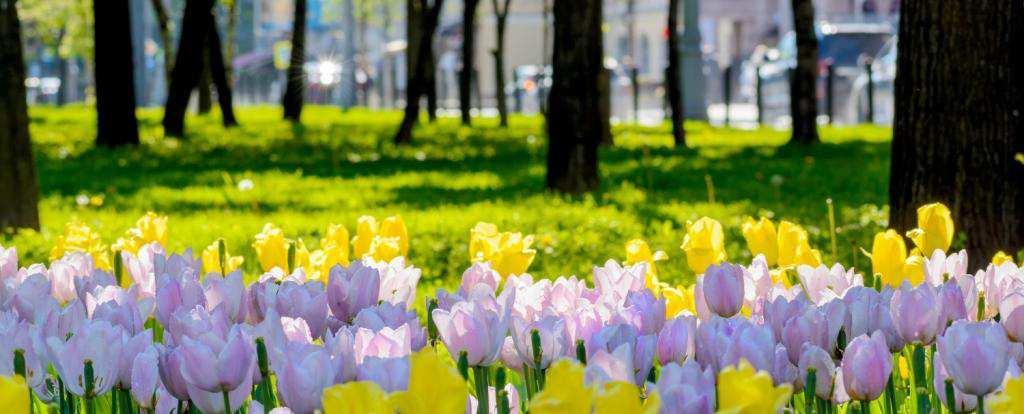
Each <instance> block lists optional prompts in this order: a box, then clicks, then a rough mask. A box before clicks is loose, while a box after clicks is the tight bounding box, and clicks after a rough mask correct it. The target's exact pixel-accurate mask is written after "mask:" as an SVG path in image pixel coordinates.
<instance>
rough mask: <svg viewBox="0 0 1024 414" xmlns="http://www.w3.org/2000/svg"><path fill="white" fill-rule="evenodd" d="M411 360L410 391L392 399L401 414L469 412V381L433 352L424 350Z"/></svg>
mask: <svg viewBox="0 0 1024 414" xmlns="http://www.w3.org/2000/svg"><path fill="white" fill-rule="evenodd" d="M409 359H410V361H409V365H410V367H409V389H408V391H407V392H400V393H395V394H394V395H393V397H392V398H393V401H394V404H395V408H396V409H397V411H398V412H403V413H413V412H435V413H457V412H462V411H463V410H465V406H466V395H467V394H468V393H467V391H466V389H467V388H466V381H465V380H463V378H462V376H461V375H459V373H458V371H456V370H455V367H453V366H452V365H451V364H448V363H446V362H444V361H442V360H441V358H440V357H439V356H438V355H437V353H436V352H435V351H434V350H433V349H424V350H421V351H419V352H417V353H415V354H413V355H412V357H411V358H409Z"/></svg>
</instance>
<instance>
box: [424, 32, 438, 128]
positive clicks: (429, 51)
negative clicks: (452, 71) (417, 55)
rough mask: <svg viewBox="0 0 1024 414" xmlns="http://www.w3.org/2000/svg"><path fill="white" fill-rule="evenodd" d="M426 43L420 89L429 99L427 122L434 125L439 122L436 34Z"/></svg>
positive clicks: (431, 35)
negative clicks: (435, 52)
mask: <svg viewBox="0 0 1024 414" xmlns="http://www.w3.org/2000/svg"><path fill="white" fill-rule="evenodd" d="M425 42H426V43H425V44H424V45H423V46H422V47H423V48H425V49H426V50H425V51H424V52H423V56H425V57H424V61H423V62H422V63H420V64H421V65H423V66H422V67H421V68H420V70H422V71H423V75H422V76H423V77H422V80H420V82H421V83H422V85H420V88H421V94H422V95H424V96H426V98H427V120H428V121H430V123H431V124H433V123H434V122H435V121H437V57H436V56H434V34H433V33H430V37H429V38H427V39H425Z"/></svg>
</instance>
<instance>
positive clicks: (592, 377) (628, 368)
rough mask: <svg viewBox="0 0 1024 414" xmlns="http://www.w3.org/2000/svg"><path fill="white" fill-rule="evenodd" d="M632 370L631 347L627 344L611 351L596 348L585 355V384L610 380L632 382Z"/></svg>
mask: <svg viewBox="0 0 1024 414" xmlns="http://www.w3.org/2000/svg"><path fill="white" fill-rule="evenodd" d="M634 372H635V370H634V368H633V349H632V348H631V347H630V345H629V344H622V345H619V346H618V347H617V348H615V350H614V351H612V352H608V351H607V350H604V349H598V350H597V351H595V352H594V353H593V355H591V356H588V357H587V368H586V382H587V384H591V385H594V384H603V383H607V382H611V381H623V382H628V383H633V381H634ZM644 377H646V375H645V376H644Z"/></svg>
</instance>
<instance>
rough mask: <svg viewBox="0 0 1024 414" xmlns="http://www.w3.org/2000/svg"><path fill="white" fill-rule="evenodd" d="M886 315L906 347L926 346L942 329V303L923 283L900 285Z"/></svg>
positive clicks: (933, 289)
mask: <svg viewBox="0 0 1024 414" xmlns="http://www.w3.org/2000/svg"><path fill="white" fill-rule="evenodd" d="M890 312H891V313H892V320H893V325H895V327H896V332H898V333H899V334H900V336H901V337H902V338H903V341H904V342H906V343H915V344H920V345H930V344H931V343H932V342H934V341H935V336H936V335H938V334H939V332H941V331H942V329H943V328H944V327H945V322H946V321H945V320H944V318H943V314H942V303H941V302H940V301H939V297H938V294H937V293H936V291H935V288H933V287H932V286H931V285H929V284H927V283H924V284H921V285H919V286H918V287H916V288H912V287H911V286H910V282H907V281H904V282H903V284H902V285H900V288H899V290H897V291H896V292H895V293H894V294H893V296H892V304H891V305H890ZM851 396H852V395H851Z"/></svg>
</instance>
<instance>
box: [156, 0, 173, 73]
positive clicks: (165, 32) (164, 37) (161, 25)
mask: <svg viewBox="0 0 1024 414" xmlns="http://www.w3.org/2000/svg"><path fill="white" fill-rule="evenodd" d="M151 3H152V4H153V14H154V15H156V26H157V29H158V30H159V32H160V42H161V45H160V46H162V47H163V49H164V76H165V77H166V79H167V81H168V82H169V81H170V79H171V68H173V67H174V47H173V46H174V45H173V44H172V42H171V18H170V15H169V14H167V7H165V6H164V2H163V0H151Z"/></svg>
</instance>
